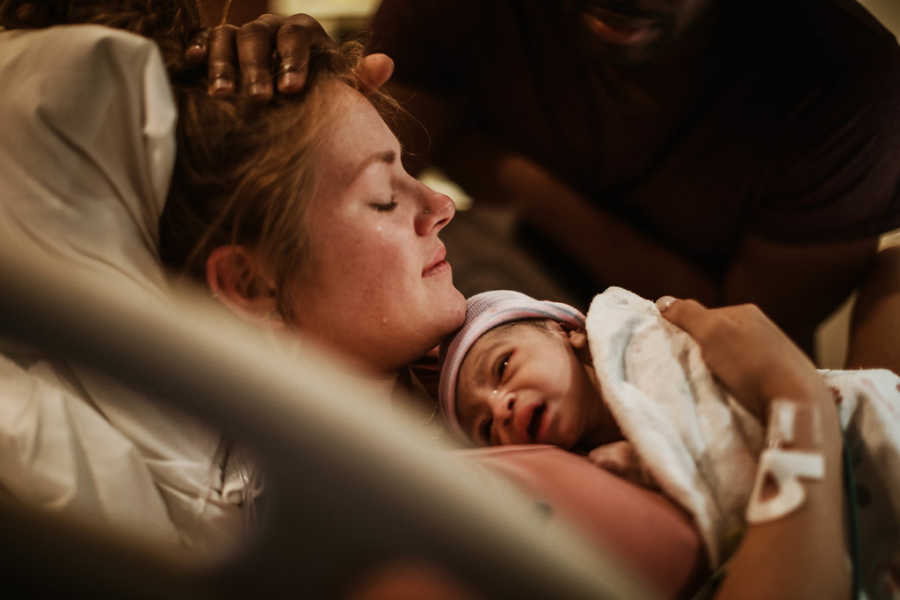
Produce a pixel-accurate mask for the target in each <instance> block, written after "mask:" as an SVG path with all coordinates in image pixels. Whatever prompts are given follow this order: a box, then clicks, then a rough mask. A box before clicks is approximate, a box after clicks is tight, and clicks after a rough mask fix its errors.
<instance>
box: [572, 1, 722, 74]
mask: <svg viewBox="0 0 900 600" xmlns="http://www.w3.org/2000/svg"><path fill="white" fill-rule="evenodd" d="M562 6H563V11H564V12H565V17H566V19H567V21H569V22H570V23H571V24H572V27H573V35H574V36H575V39H576V41H577V43H578V45H579V46H580V47H581V48H582V49H583V50H584V51H585V52H587V53H588V54H589V55H591V56H596V57H597V58H603V59H604V60H607V61H612V62H615V63H618V64H640V63H645V62H648V61H652V60H654V59H656V58H658V57H660V56H662V55H664V54H665V53H667V52H668V51H670V50H671V49H672V47H673V46H674V45H675V44H676V43H677V42H679V41H680V40H682V39H683V38H684V37H685V36H686V34H689V33H690V32H691V30H692V29H693V28H694V26H695V25H696V24H697V23H699V22H701V20H702V18H703V17H704V16H706V15H707V14H708V13H709V12H710V8H711V7H712V6H713V0H567V1H566V2H564V3H563V5H562Z"/></svg>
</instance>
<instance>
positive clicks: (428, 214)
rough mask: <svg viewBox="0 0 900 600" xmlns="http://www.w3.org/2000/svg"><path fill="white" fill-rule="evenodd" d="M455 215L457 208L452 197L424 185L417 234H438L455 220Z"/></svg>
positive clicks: (417, 221)
mask: <svg viewBox="0 0 900 600" xmlns="http://www.w3.org/2000/svg"><path fill="white" fill-rule="evenodd" d="M455 214H456V206H455V205H454V204H453V200H452V199H451V198H450V196H448V195H446V194H441V193H440V192H436V191H434V190H433V189H431V188H429V187H427V186H425V185H423V186H422V208H421V210H420V211H419V214H418V215H416V233H418V234H419V235H428V234H430V233H437V232H438V231H440V230H441V229H443V228H444V226H446V225H447V223H449V222H450V221H452V220H453V216H454V215H455Z"/></svg>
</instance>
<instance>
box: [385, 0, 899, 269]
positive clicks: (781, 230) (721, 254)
mask: <svg viewBox="0 0 900 600" xmlns="http://www.w3.org/2000/svg"><path fill="white" fill-rule="evenodd" d="M558 4H559V3H555V2H554V3H547V2H543V1H541V0H520V1H515V0H510V1H508V2H507V1H497V2H481V1H472V0H453V1H450V0H417V1H402V0H384V1H383V3H382V5H381V7H380V9H379V11H378V13H377V15H376V17H375V19H374V21H373V38H372V39H373V41H372V49H373V50H378V51H383V52H387V53H388V54H390V55H391V56H392V57H393V58H394V59H395V62H396V72H395V76H394V80H395V81H399V82H401V83H407V84H410V85H414V86H418V87H420V88H425V89H429V90H431V91H433V92H437V93H439V94H442V95H444V96H445V97H447V98H454V99H456V100H455V101H458V102H462V103H464V104H465V117H464V121H463V123H462V124H461V127H459V128H458V131H461V132H462V131H467V130H478V131H481V132H484V133H487V134H489V135H491V136H492V137H494V138H496V139H498V140H500V141H501V142H502V144H504V145H505V146H507V147H508V148H510V149H511V150H513V151H516V152H518V153H522V154H524V155H527V156H529V157H531V158H533V159H534V160H535V161H536V162H538V163H540V164H541V165H543V166H544V167H545V168H547V169H548V170H549V171H550V172H552V173H553V174H554V175H555V176H557V177H558V178H559V179H561V180H563V181H565V182H567V183H568V184H569V185H571V186H572V187H573V188H574V189H576V190H577V191H579V192H580V193H581V194H583V195H584V196H585V197H587V198H590V199H591V200H592V201H594V202H596V203H597V204H598V205H599V206H602V207H604V208H605V209H607V210H610V211H612V212H614V213H616V214H618V215H620V216H621V217H623V218H625V219H627V220H628V221H629V222H631V223H633V224H634V225H635V226H637V227H638V228H640V229H642V230H643V231H646V232H648V233H650V234H651V235H653V236H654V237H655V238H656V239H658V240H660V241H662V242H663V243H665V244H666V245H668V246H669V247H670V248H673V249H674V250H676V251H678V252H679V253H681V254H682V255H685V256H687V257H690V258H691V259H693V260H694V261H696V262H698V263H699V264H701V265H704V266H705V267H707V268H708V269H709V270H710V271H711V272H713V273H721V271H722V270H723V269H724V268H725V266H726V265H727V263H728V261H729V260H730V258H731V257H732V256H733V254H734V252H735V250H736V248H737V244H738V242H739V240H740V239H741V235H742V234H743V233H748V232H749V233H753V234H756V235H759V236H761V237H763V238H767V239H770V240H774V241H782V242H789V243H790V242H796V243H819V242H831V241H848V240H854V239H859V238H863V237H867V236H872V235H875V234H878V233H882V232H884V231H887V230H890V229H893V228H896V227H898V226H900V48H898V45H897V42H896V40H895V38H894V37H893V36H892V35H891V34H890V33H889V32H888V31H887V30H885V29H884V28H883V27H881V26H880V25H879V24H878V23H877V21H876V20H875V19H874V18H873V17H871V15H869V14H868V13H866V12H865V10H864V9H862V8H861V7H859V6H858V5H856V4H854V3H852V2H845V1H843V0H811V1H792V2H783V1H782V0H777V1H775V0H772V1H763V2H754V3H752V8H749V10H748V5H747V4H746V3H732V2H722V5H723V9H722V10H723V11H728V10H735V11H744V12H742V13H740V14H738V13H735V14H731V13H728V12H723V14H722V15H721V22H720V23H719V24H718V26H717V28H716V30H715V32H714V35H713V36H712V39H711V40H710V41H709V44H708V46H707V47H706V48H705V49H704V50H703V52H700V53H698V55H697V56H698V58H697V60H696V61H693V67H692V68H691V69H682V70H681V71H680V72H678V73H675V75H676V80H677V81H678V82H679V83H680V84H679V85H675V86H670V87H669V88H668V89H667V92H666V94H665V96H664V97H653V93H652V91H651V92H650V93H649V94H647V93H645V92H644V91H636V90H639V88H636V87H635V86H632V85H630V82H632V81H637V80H639V79H640V78H642V77H643V78H646V77H647V73H646V72H644V73H641V72H640V71H639V70H637V69H632V70H631V71H621V70H620V71H618V72H617V71H616V70H614V69H610V68H608V66H607V65H604V64H602V63H599V62H597V61H596V60H594V61H592V60H591V59H589V58H588V57H586V56H585V55H584V53H583V52H581V51H580V50H579V49H578V47H577V46H576V43H575V42H574V41H573V36H572V35H570V33H569V31H570V30H569V29H568V28H569V27H570V26H569V25H567V23H566V22H565V20H564V19H562V18H561V17H560V15H559V14H557V13H558V11H557V10H556V9H555V8H554V7H555V6H557V5H558ZM726 6H727V8H725V7H726ZM667 75H672V73H668V74H667ZM643 89H644V90H646V89H647V88H646V87H645V88H643ZM438 150H440V149H438ZM438 156H439V153H438ZM551 207H552V204H550V203H548V211H552V208H551ZM548 216H552V214H548Z"/></svg>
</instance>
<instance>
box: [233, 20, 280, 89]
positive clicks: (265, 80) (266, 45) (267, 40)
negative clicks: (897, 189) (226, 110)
mask: <svg viewBox="0 0 900 600" xmlns="http://www.w3.org/2000/svg"><path fill="white" fill-rule="evenodd" d="M282 22H283V19H282V18H281V17H278V16H276V15H271V14H267V15H262V16H261V17H259V18H258V19H256V20H254V21H250V22H249V23H246V24H244V25H242V26H241V28H240V29H238V32H237V53H238V60H239V61H240V65H241V89H242V91H243V92H244V93H246V94H247V95H248V96H250V97H251V98H254V99H257V100H263V101H265V100H268V99H269V98H271V97H272V93H273V89H272V51H273V49H274V47H275V44H274V42H275V32H276V31H277V30H278V28H279V26H280V25H281V24H282Z"/></svg>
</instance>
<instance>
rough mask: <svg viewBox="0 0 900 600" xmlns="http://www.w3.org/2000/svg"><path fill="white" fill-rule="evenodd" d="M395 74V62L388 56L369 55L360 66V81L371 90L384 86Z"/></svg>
mask: <svg viewBox="0 0 900 600" xmlns="http://www.w3.org/2000/svg"><path fill="white" fill-rule="evenodd" d="M393 73H394V61H393V59H392V58H391V57H390V56H388V55H387V54H380V53H376V54H369V55H368V56H366V57H364V58H363V59H362V62H361V63H360V65H359V69H358V74H359V79H360V81H362V83H363V85H364V86H366V87H367V88H369V89H370V90H377V89H378V88H380V87H381V86H383V85H384V84H385V83H386V82H387V80H388V79H390V78H391V75H392V74H393Z"/></svg>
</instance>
